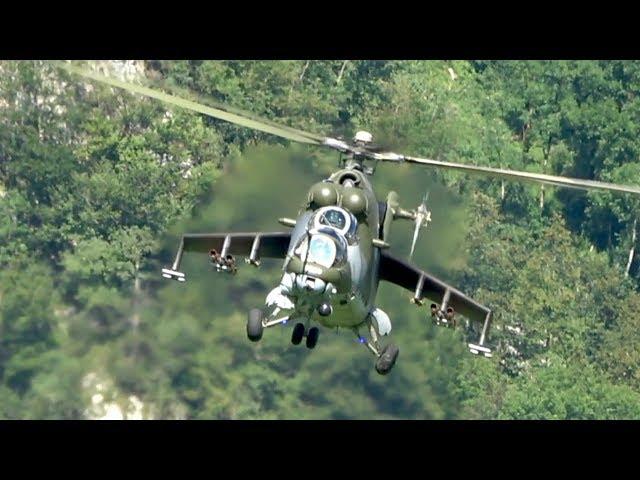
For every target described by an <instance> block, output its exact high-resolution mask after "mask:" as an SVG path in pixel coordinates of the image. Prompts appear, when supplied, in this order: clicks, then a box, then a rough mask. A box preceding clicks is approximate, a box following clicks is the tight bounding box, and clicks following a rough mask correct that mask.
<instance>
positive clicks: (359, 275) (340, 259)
mask: <svg viewBox="0 0 640 480" xmlns="http://www.w3.org/2000/svg"><path fill="white" fill-rule="evenodd" d="M59 66H61V67H62V68H64V69H66V70H67V71H69V72H71V73H73V74H77V75H81V76H83V77H85V78H88V79H90V80H93V81H97V82H101V83H105V84H107V85H110V86H113V87H117V88H122V89H125V90H128V91H130V92H133V93H138V94H141V95H145V96H148V97H151V98H155V99H157V100H161V101H163V102H165V103H168V104H171V105H175V106H178V107H182V108H186V109H189V110H192V111H195V112H199V113H202V114H205V115H209V116H211V117H214V118H217V119H221V120H226V121H228V122H232V123H235V124H238V125H241V126H245V127H249V128H253V129H256V130H259V131H263V132H266V133H270V134H273V135H277V136H280V137H282V138H285V139H288V140H291V141H296V142H302V143H307V144H312V145H317V146H318V147H325V148H331V149H334V150H337V151H338V152H339V160H340V168H339V170H337V171H335V172H334V173H333V174H331V175H330V176H329V177H328V178H326V179H324V180H322V181H321V182H318V183H316V184H315V185H313V186H311V188H310V189H309V191H308V196H307V199H306V203H305V205H304V208H302V210H301V211H299V212H298V216H297V218H295V219H292V218H280V219H278V221H279V222H280V223H281V224H282V225H284V226H285V227H288V228H289V229H290V230H288V231H277V232H247V233H241V232H225V233H186V234H184V235H182V238H181V240H180V243H179V246H178V250H177V254H176V256H175V260H174V262H173V264H172V265H171V266H170V267H169V268H163V269H162V276H163V277H164V278H167V279H173V280H177V281H178V282H184V281H185V280H186V275H185V273H183V272H181V271H180V263H181V260H182V257H183V255H184V253H185V252H200V253H204V254H207V255H208V256H209V259H210V262H211V263H212V264H213V266H214V268H215V270H216V271H217V272H222V273H229V274H234V273H235V272H236V271H237V268H238V263H237V261H236V257H238V256H242V257H245V261H246V263H248V264H249V265H252V266H254V267H259V266H260V261H261V259H262V258H277V259H282V260H283V261H284V264H283V267H282V270H283V275H282V278H281V279H280V282H279V284H278V285H277V286H275V288H273V289H272V290H271V292H269V294H268V295H267V296H266V300H265V305H264V307H263V308H254V309H252V310H250V311H249V312H248V318H247V324H246V332H247V336H248V338H249V340H251V341H253V342H257V341H259V340H260V339H261V338H262V336H263V332H264V330H265V329H267V328H270V327H273V326H275V325H279V324H284V323H287V322H291V323H293V324H294V327H293V330H292V334H291V342H292V343H293V344H294V345H299V344H300V343H301V342H302V340H303V338H304V339H305V344H306V346H307V348H309V349H313V348H314V347H315V346H316V344H317V342H318V338H319V333H320V330H319V328H318V326H316V324H317V325H320V326H323V327H327V328H337V327H340V328H348V329H351V330H352V331H353V332H354V334H355V335H356V337H357V339H358V341H359V342H360V343H362V344H363V345H364V346H365V347H366V348H367V349H368V350H369V351H370V352H371V353H372V354H373V355H374V356H375V358H376V360H375V369H376V371H377V372H378V373H379V374H381V375H386V374H388V373H389V372H390V371H391V369H392V368H393V366H394V365H395V363H396V360H397V358H398V354H399V349H398V347H397V346H396V345H394V344H392V343H388V344H386V345H384V346H383V345H382V343H381V340H382V337H385V336H387V335H389V333H390V332H391V321H390V319H389V316H388V315H387V314H386V313H385V312H384V311H382V310H381V309H380V308H379V307H377V306H376V304H375V299H376V293H377V289H378V284H379V282H380V281H381V280H384V281H386V282H390V283H393V284H396V285H398V286H400V287H402V288H404V289H407V290H409V291H410V292H411V293H412V297H411V300H412V302H413V303H414V304H415V305H416V306H418V307H421V306H422V305H423V304H424V303H425V300H428V310H427V312H428V315H430V316H431V318H432V320H433V322H434V323H435V324H436V325H438V326H445V327H455V325H456V318H455V316H456V314H461V315H462V316H464V317H466V318H467V319H469V320H471V321H473V322H478V323H479V324H480V325H481V327H480V329H479V330H480V333H479V338H478V339H477V341H476V342H475V343H469V344H468V348H469V351H470V352H471V353H472V354H475V355H480V354H482V355H483V356H485V357H491V355H492V351H491V348H489V347H488V346H487V345H486V344H485V342H486V340H487V335H488V332H489V327H490V324H491V318H492V311H491V309H490V308H488V307H486V306H484V305H481V304H480V303H478V302H476V301H475V300H473V299H472V298H470V297H469V296H467V295H465V294H464V293H463V292H461V291H460V290H458V289H456V288H454V287H453V286H451V285H448V284H447V283H445V282H443V281H441V280H439V279H438V278H436V277H434V276H433V275H431V274H429V273H428V272H426V271H424V270H422V269H420V268H418V267H417V266H416V265H414V264H412V263H411V262H410V261H405V260H402V259H401V258H400V257H398V256H396V255H394V254H392V253H390V244H389V242H388V239H389V233H390V230H391V225H392V223H393V222H394V221H395V220H409V221H412V222H414V223H415V230H414V236H413V243H412V247H411V255H412V254H413V251H414V248H415V245H416V240H417V238H418V234H419V232H420V230H421V229H423V228H425V227H427V226H428V224H429V222H430V220H431V212H430V211H429V210H428V208H427V197H426V196H425V198H424V199H423V201H422V203H421V204H420V205H419V206H418V207H417V208H415V209H404V208H402V207H401V206H400V202H399V197H398V195H397V193H395V192H390V193H389V194H388V195H387V197H386V199H385V200H382V201H381V200H379V199H378V198H377V197H376V195H375V193H374V190H373V187H372V185H371V182H370V178H371V177H372V176H373V174H374V173H375V165H377V163H378V162H380V161H382V162H392V163H397V164H402V163H411V164H419V165H424V166H428V167H436V168H443V169H449V170H458V171H463V172H468V173H478V174H484V175H491V176H494V177H499V178H502V179H509V180H520V181H532V182H538V183H542V184H549V185H555V186H560V187H568V188H577V189H585V190H610V191H616V192H623V193H633V194H640V188H638V187H632V186H625V185H617V184H611V183H604V182H599V181H594V180H581V179H573V178H566V177H560V176H553V175H544V174H537V173H530V172H519V171H513V170H507V169H498V168H491V167H480V166H474V165H466V164H459V163H451V162H444V161H439V160H431V159H426V158H418V157H412V156H407V155H401V154H397V153H393V152H389V151H385V150H384V149H382V148H380V147H378V146H375V145H374V144H373V137H372V135H371V134H370V133H369V132H365V131H360V132H357V133H356V135H355V137H354V138H353V140H352V141H345V140H343V139H340V138H332V137H323V136H320V135H316V134H312V133H309V132H305V131H302V130H298V129H294V128H291V127H286V126H281V125H277V124H275V123H273V122H271V121H267V120H263V119H259V118H257V117H255V116H253V115H250V114H246V113H238V111H234V110H232V109H230V108H228V107H219V108H213V107H210V106H207V105H204V104H201V103H197V102H193V101H191V100H187V99H184V98H180V97H177V96H174V95H169V94H166V93H164V92H161V91H158V90H154V89H150V88H147V87H144V86H141V85H137V84H132V83H127V82H122V81H120V80H117V79H114V78H110V77H105V76H103V75H100V74H97V73H95V72H93V71H89V70H85V69H80V68H77V67H75V66H72V65H70V64H67V63H62V64H59ZM363 331H364V333H363ZM367 333H368V335H367Z"/></svg>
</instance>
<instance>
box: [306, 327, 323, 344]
mask: <svg viewBox="0 0 640 480" xmlns="http://www.w3.org/2000/svg"><path fill="white" fill-rule="evenodd" d="M319 335H320V330H318V328H317V327H313V328H310V329H309V333H307V348H314V347H315V346H316V343H318V336H319Z"/></svg>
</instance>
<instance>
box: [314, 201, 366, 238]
mask: <svg viewBox="0 0 640 480" xmlns="http://www.w3.org/2000/svg"><path fill="white" fill-rule="evenodd" d="M357 227H358V221H357V220H356V217H354V216H353V214H352V213H351V212H349V211H347V210H345V209H344V208H340V207H335V206H329V207H323V208H320V209H318V210H317V211H316V212H314V214H313V216H312V217H311V219H310V220H309V228H315V229H321V228H329V229H332V230H334V231H335V232H336V233H339V234H340V235H342V236H343V237H344V238H345V239H346V241H347V243H348V244H349V245H353V244H355V243H356V242H357V238H356V229H357Z"/></svg>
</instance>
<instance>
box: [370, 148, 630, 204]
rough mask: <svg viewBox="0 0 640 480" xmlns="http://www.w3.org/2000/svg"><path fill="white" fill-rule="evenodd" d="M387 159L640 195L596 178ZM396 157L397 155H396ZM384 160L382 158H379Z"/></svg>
mask: <svg viewBox="0 0 640 480" xmlns="http://www.w3.org/2000/svg"><path fill="white" fill-rule="evenodd" d="M390 155H391V157H390V158H389V160H393V161H403V160H404V161H405V162H408V163H417V164H420V165H428V166H431V167H439V168H446V169H449V170H459V171H463V172H469V173H478V174H485V175H489V176H494V177H500V178H506V179H509V180H522V181H529V182H537V183H544V184H547V185H555V186H558V187H568V188H577V189H581V190H610V191H615V192H624V193H635V194H636V195H640V187H633V186H628V185H618V184H615V183H607V182H599V181H597V180H582V179H579V178H569V177H558V176H555V175H545V174H543V173H531V172H519V171H517V170H506V169H502V168H492V167H479V166H475V165H464V164H461V163H451V162H442V161H439V160H430V159H427V158H416V157H401V158H400V159H397V158H395V157H393V156H394V155H395V154H390ZM396 157H399V156H397V155H396ZM381 160H384V158H381Z"/></svg>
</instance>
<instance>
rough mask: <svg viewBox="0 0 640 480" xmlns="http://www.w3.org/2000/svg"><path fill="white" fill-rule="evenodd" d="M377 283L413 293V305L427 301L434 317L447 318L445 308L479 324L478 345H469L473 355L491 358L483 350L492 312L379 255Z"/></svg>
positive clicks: (420, 272)
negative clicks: (434, 311) (430, 304)
mask: <svg viewBox="0 0 640 480" xmlns="http://www.w3.org/2000/svg"><path fill="white" fill-rule="evenodd" d="M379 275H380V280H385V281H387V282H390V283H394V284H396V285H398V286H400V287H403V288H406V289H407V290H409V291H410V292H413V298H414V301H415V302H416V303H419V304H421V303H422V301H423V299H425V298H427V299H429V300H430V301H432V302H433V303H434V304H435V305H436V307H435V308H436V309H437V313H439V314H443V315H445V314H446V311H447V309H448V308H452V309H453V310H454V311H455V312H457V313H459V314H461V315H464V316H465V317H467V318H468V319H470V320H473V321H477V322H480V323H481V324H482V333H481V334H480V339H479V341H478V343H477V344H469V350H471V352H472V353H474V354H478V353H482V354H484V355H485V356H491V350H490V349H488V348H487V347H486V346H484V341H485V337H486V335H487V333H488V330H489V325H490V323H491V310H490V309H489V308H487V307H485V306H484V305H481V304H480V303H478V302H476V301H475V300H474V299H472V298H471V297H468V296H467V295H465V294H464V293H462V292H461V291H460V290H458V289H456V288H454V287H452V286H451V285H448V284H446V283H445V282H443V281H442V280H439V279H438V278H436V277H434V276H433V275H430V274H429V273H427V272H425V271H424V270H420V269H419V268H417V267H416V266H414V265H412V264H410V263H407V262H405V261H404V260H402V259H400V258H398V257H395V256H393V255H391V254H390V253H388V252H385V251H382V252H381V256H380V271H379Z"/></svg>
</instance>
